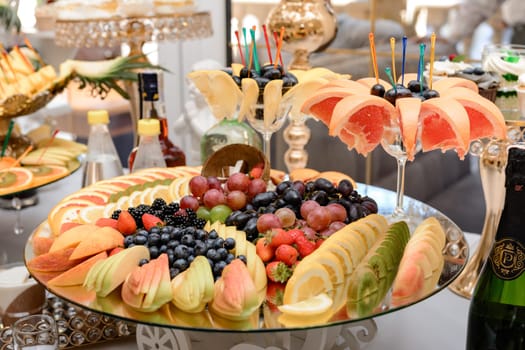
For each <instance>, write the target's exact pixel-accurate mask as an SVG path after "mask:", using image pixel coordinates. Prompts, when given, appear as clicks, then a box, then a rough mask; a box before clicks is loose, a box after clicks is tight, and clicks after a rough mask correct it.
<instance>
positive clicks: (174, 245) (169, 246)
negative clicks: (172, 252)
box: [167, 240, 180, 249]
mask: <svg viewBox="0 0 525 350" xmlns="http://www.w3.org/2000/svg"><path fill="white" fill-rule="evenodd" d="M178 245H180V242H179V241H175V240H172V241H169V242H168V244H167V246H168V248H170V249H175V248H176V247H177V246H178Z"/></svg>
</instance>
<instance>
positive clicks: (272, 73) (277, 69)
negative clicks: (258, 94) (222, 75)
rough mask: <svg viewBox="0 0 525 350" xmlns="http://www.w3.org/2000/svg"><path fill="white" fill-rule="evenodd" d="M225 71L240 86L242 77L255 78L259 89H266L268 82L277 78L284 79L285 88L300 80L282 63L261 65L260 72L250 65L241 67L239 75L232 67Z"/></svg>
mask: <svg viewBox="0 0 525 350" xmlns="http://www.w3.org/2000/svg"><path fill="white" fill-rule="evenodd" d="M225 71H226V73H228V74H230V75H231V76H232V79H233V80H234V81H235V83H236V84H237V85H238V86H239V87H241V84H242V79H244V78H253V79H255V81H256V82H257V85H258V86H259V89H264V87H265V86H266V84H268V83H269V82H270V81H271V80H276V79H282V81H283V87H284V88H290V87H292V86H294V85H296V84H297V83H298V82H299V81H298V80H297V77H296V76H295V75H293V74H292V73H290V72H286V71H285V70H284V69H283V67H282V66H280V65H277V66H276V65H273V64H266V65H264V66H262V67H261V70H260V73H258V72H257V71H256V70H255V69H248V67H243V68H241V71H240V72H239V75H233V72H232V70H231V69H230V68H227V69H225Z"/></svg>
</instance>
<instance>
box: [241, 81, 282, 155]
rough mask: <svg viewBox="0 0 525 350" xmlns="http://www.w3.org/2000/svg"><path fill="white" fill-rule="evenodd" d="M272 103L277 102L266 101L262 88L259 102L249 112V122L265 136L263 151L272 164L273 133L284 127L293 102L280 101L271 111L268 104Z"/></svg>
mask: <svg viewBox="0 0 525 350" xmlns="http://www.w3.org/2000/svg"><path fill="white" fill-rule="evenodd" d="M271 103H275V101H264V94H263V92H262V90H261V91H260V93H259V98H258V100H257V102H256V103H255V104H254V105H253V106H252V107H251V111H250V113H248V122H249V123H250V125H251V126H252V127H253V128H254V129H255V130H256V131H257V132H259V133H260V134H261V136H262V138H263V152H264V155H265V157H266V159H268V163H269V164H270V165H271V164H272V163H271V150H270V148H271V143H270V141H271V138H272V135H273V134H274V133H275V132H276V131H277V130H279V129H281V128H282V126H283V125H284V122H285V121H286V118H287V117H288V113H290V110H291V108H292V104H291V103H287V102H279V103H278V104H277V106H276V112H275V113H269V110H270V109H271V108H269V106H268V104H271Z"/></svg>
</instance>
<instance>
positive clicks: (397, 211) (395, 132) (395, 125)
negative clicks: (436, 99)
mask: <svg viewBox="0 0 525 350" xmlns="http://www.w3.org/2000/svg"><path fill="white" fill-rule="evenodd" d="M390 121H391V122H390V125H386V126H385V127H384V133H383V138H382V139H381V146H382V147H383V149H384V150H385V152H386V153H388V154H389V155H391V156H392V157H394V158H395V159H396V163H397V181H396V204H395V207H394V210H393V211H392V215H391V219H392V221H400V220H408V219H409V218H408V215H407V213H406V211H405V208H404V206H403V199H404V195H405V168H406V163H407V160H408V154H407V150H406V147H405V144H404V143H403V137H402V135H401V127H400V125H399V119H398V118H391V120H390ZM416 140H417V141H416V151H415V152H416V153H417V152H419V151H420V150H421V143H420V142H419V130H418V135H417V137H416Z"/></svg>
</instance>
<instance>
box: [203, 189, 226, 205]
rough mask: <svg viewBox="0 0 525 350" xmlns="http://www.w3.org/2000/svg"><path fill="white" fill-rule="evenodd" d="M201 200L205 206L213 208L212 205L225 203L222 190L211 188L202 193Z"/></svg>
mask: <svg viewBox="0 0 525 350" xmlns="http://www.w3.org/2000/svg"><path fill="white" fill-rule="evenodd" d="M202 201H203V203H204V205H205V206H206V208H213V207H214V206H216V205H219V204H226V196H225V195H224V193H223V192H222V190H218V189H216V188H212V189H211V190H208V192H206V193H205V194H204V196H203V198H202Z"/></svg>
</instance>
